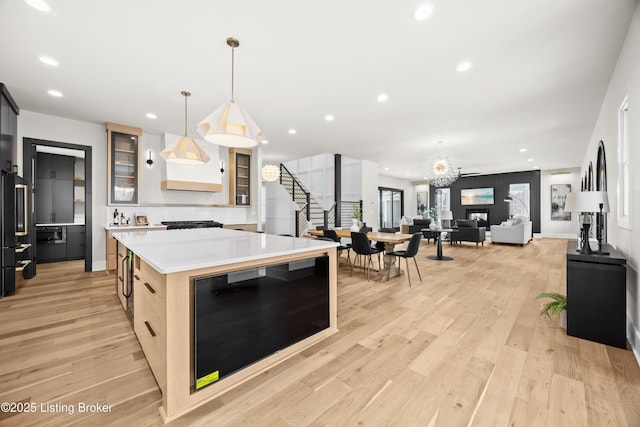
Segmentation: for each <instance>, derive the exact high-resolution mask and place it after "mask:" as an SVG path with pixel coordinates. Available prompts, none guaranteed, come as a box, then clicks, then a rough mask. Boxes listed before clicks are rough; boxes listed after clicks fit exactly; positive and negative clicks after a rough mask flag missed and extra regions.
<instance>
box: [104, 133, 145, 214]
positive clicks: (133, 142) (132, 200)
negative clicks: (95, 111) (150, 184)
mask: <svg viewBox="0 0 640 427" xmlns="http://www.w3.org/2000/svg"><path fill="white" fill-rule="evenodd" d="M141 136H142V129H140V128H134V127H131V126H124V125H118V124H115V123H107V144H108V150H107V157H108V159H107V161H108V163H107V174H108V177H107V178H108V179H107V193H108V200H109V204H110V205H119V204H129V205H135V204H137V203H138V165H139V163H140V162H139V149H138V148H139V147H138V140H139V138H140V137H141Z"/></svg>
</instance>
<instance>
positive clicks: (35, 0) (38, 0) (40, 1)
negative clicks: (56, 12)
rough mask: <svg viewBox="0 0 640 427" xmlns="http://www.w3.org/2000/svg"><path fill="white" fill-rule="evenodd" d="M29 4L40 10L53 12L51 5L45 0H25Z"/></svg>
mask: <svg viewBox="0 0 640 427" xmlns="http://www.w3.org/2000/svg"><path fill="white" fill-rule="evenodd" d="M24 1H25V2H26V3H27V4H28V5H29V6H31V7H32V8H34V9H37V10H39V11H40V12H51V6H49V5H48V4H47V3H46V2H45V1H44V0H24Z"/></svg>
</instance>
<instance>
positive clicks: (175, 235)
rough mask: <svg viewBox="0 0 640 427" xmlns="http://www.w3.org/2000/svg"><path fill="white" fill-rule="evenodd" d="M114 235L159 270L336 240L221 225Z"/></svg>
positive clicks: (176, 269)
mask: <svg viewBox="0 0 640 427" xmlns="http://www.w3.org/2000/svg"><path fill="white" fill-rule="evenodd" d="M113 237H114V238H115V239H116V240H118V241H119V242H121V243H122V244H123V245H124V246H126V247H127V248H128V249H129V250H131V251H132V252H133V253H135V254H136V255H138V256H139V257H140V258H141V259H142V260H143V261H145V262H146V263H147V264H149V265H150V266H151V267H153V268H154V269H155V270H157V271H158V272H159V273H161V274H169V273H177V272H181V271H189V270H195V269H199V268H208V267H216V266H220V265H225V264H231V263H236V262H244V261H254V260H260V259H264V258H271V257H275V256H283V255H295V254H299V253H303V252H307V251H312V250H316V249H325V248H332V247H337V246H338V244H337V243H336V242H329V241H326V240H316V239H310V238H295V237H285V236H277V235H273V234H263V233H253V232H249V231H238V230H229V229H224V228H194V229H181V230H158V231H154V232H153V233H146V232H144V231H121V232H114V234H113Z"/></svg>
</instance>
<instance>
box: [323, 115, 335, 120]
mask: <svg viewBox="0 0 640 427" xmlns="http://www.w3.org/2000/svg"><path fill="white" fill-rule="evenodd" d="M324 119H325V120H326V121H328V122H332V121H333V119H334V117H333V114H327V115H326V116H324Z"/></svg>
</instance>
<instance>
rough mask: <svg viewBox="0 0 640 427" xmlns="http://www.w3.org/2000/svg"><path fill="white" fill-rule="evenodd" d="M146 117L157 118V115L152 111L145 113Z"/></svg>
mask: <svg viewBox="0 0 640 427" xmlns="http://www.w3.org/2000/svg"><path fill="white" fill-rule="evenodd" d="M147 118H148V119H157V118H158V116H156V115H155V114H153V113H147Z"/></svg>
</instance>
